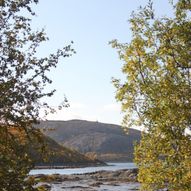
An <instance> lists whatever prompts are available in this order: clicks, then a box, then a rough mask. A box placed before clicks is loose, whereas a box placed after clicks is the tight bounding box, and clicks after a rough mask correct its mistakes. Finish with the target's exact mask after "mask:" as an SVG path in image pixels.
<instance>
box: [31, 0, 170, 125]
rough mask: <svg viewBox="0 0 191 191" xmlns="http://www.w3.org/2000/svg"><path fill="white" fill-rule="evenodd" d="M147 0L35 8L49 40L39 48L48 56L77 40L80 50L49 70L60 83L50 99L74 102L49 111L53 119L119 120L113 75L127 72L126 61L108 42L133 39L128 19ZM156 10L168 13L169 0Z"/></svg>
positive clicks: (47, 3)
mask: <svg viewBox="0 0 191 191" xmlns="http://www.w3.org/2000/svg"><path fill="white" fill-rule="evenodd" d="M147 2H148V1H146V0H54V1H51V0H40V2H39V4H38V5H37V6H34V11H35V12H36V14H37V16H35V18H33V21H32V26H33V29H34V30H36V29H41V28H45V31H46V33H47V36H48V37H49V39H50V40H49V41H48V42H47V43H44V44H42V46H41V47H40V48H39V50H38V51H39V52H38V54H39V55H40V56H47V55H48V54H49V53H52V52H55V51H56V50H57V49H58V48H62V47H64V46H66V45H68V44H69V43H70V42H71V41H73V42H74V44H73V45H72V47H73V48H74V49H75V51H76V54H74V55H73V56H71V57H70V58H66V59H61V60H60V62H59V65H58V67H57V68H56V69H53V70H52V71H51V72H50V73H49V76H50V78H51V79H52V80H53V83H52V84H51V85H50V86H49V87H47V90H49V89H56V93H55V94H54V96H53V97H51V98H49V99H47V100H46V101H47V102H48V103H49V105H50V106H52V107H55V108H56V107H57V106H58V105H59V104H60V103H61V102H62V101H63V100H64V96H66V97H67V99H68V101H69V104H70V107H69V108H64V109H62V110H61V111H57V112H56V113H55V114H53V115H49V116H48V119H51V120H70V119H82V120H90V121H99V122H104V123H112V124H121V122H122V117H123V114H122V113H121V110H120V103H117V102H116V100H115V88H114V87H113V85H112V83H111V78H112V77H115V78H123V75H122V72H121V67H122V64H123V63H122V62H121V61H120V60H119V58H118V54H117V51H116V50H115V49H112V47H111V45H109V42H110V41H111V40H113V39H118V41H119V42H130V40H131V31H130V25H129V23H128V20H129V19H130V15H131V13H132V11H136V10H137V9H138V7H139V6H140V5H141V6H144V5H146V4H147ZM154 8H155V10H156V13H157V14H158V15H169V14H170V5H169V4H168V0H154Z"/></svg>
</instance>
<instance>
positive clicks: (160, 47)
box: [111, 0, 191, 191]
mask: <svg viewBox="0 0 191 191" xmlns="http://www.w3.org/2000/svg"><path fill="white" fill-rule="evenodd" d="M152 5H153V4H152V2H151V1H149V3H148V6H146V7H144V8H141V9H140V11H139V12H138V13H133V14H132V17H131V19H130V23H131V30H132V40H131V42H130V43H124V44H123V43H119V42H118V41H117V40H114V41H112V42H111V43H112V46H113V47H114V48H116V49H117V50H118V52H119V56H120V59H121V60H123V62H124V65H123V68H122V72H123V73H124V74H125V76H126V80H125V81H124V82H121V81H120V80H119V79H113V83H114V85H115V87H116V88H117V92H116V99H117V100H118V101H120V102H121V103H122V110H123V111H124V112H125V117H124V121H123V122H124V124H125V125H127V126H128V127H131V126H135V125H136V126H142V127H144V128H145V132H144V133H143V134H142V140H141V142H140V144H138V145H137V146H136V151H135V162H136V163H137V165H138V167H139V177H138V178H139V181H140V182H141V183H142V190H147V191H149V190H151V191H155V190H159V189H164V188H167V189H168V190H171V191H179V190H185V191H188V190H191V136H190V133H189V130H191V96H190V95H191V74H190V72H191V57H190V52H191V38H190V36H191V20H190V11H191V2H190V1H185V0H179V1H178V2H177V3H176V4H174V5H173V4H172V5H173V10H174V17H172V18H168V17H162V18H156V16H155V13H154V11H153V8H152Z"/></svg>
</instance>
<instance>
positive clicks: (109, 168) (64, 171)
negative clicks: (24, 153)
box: [30, 163, 136, 175]
mask: <svg viewBox="0 0 191 191" xmlns="http://www.w3.org/2000/svg"><path fill="white" fill-rule="evenodd" d="M107 164H108V166H98V167H84V168H67V169H34V170H31V171H30V175H36V174H46V175H50V174H62V175H70V174H84V173H91V172H98V171H103V170H105V171H116V170H123V169H133V168H136V166H135V164H134V163H107Z"/></svg>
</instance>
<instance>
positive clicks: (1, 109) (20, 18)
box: [0, 0, 74, 191]
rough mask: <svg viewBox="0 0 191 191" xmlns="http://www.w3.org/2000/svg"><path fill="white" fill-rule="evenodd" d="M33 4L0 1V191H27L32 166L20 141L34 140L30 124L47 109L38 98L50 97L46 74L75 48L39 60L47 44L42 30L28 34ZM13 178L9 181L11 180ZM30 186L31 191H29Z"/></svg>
mask: <svg viewBox="0 0 191 191" xmlns="http://www.w3.org/2000/svg"><path fill="white" fill-rule="evenodd" d="M33 3H34V4H37V3H38V0H0V90H1V91H0V136H1V140H0V157H1V160H0V185H1V190H8V191H9V190H19V191H22V190H30V189H31V190H32V189H33V188H32V186H30V184H29V183H27V181H26V176H27V174H28V172H29V170H30V168H31V164H30V159H29V158H28V156H27V155H26V152H25V150H26V148H25V145H26V144H22V141H21V139H20V138H18V134H17V135H15V134H14V133H12V128H13V127H14V128H15V129H17V132H20V133H21V134H23V132H25V138H26V137H28V140H29V141H30V137H31V136H32V135H34V136H37V138H38V132H36V131H34V129H33V127H32V124H34V123H37V122H38V120H39V111H40V109H41V108H42V107H43V108H46V109H49V108H50V107H49V106H48V104H47V103H41V101H40V100H41V98H44V97H49V96H52V95H53V93H54V91H55V90H52V91H51V92H46V91H45V87H46V85H47V84H50V83H51V82H52V81H51V79H50V78H49V77H48V76H47V72H49V70H50V69H51V68H52V67H56V65H57V63H58V61H59V58H61V57H68V56H70V55H71V54H72V53H73V52H74V50H73V49H71V46H70V45H68V46H66V47H64V48H63V49H59V50H57V52H56V53H55V54H50V55H49V56H48V57H43V58H39V57H38V56H37V51H38V47H39V45H40V44H41V43H43V42H45V41H47V40H48V38H47V37H46V34H45V31H44V30H43V29H42V30H40V31H33V30H32V28H31V18H32V16H34V15H35V13H34V12H33V11H32V9H31V6H32V4H33ZM13 180H14V181H13ZM29 187H30V189H29Z"/></svg>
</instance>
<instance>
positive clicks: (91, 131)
mask: <svg viewBox="0 0 191 191" xmlns="http://www.w3.org/2000/svg"><path fill="white" fill-rule="evenodd" d="M39 127H40V128H41V129H43V130H44V131H43V132H44V134H45V135H47V136H49V137H51V138H52V139H54V140H55V141H57V142H58V143H60V144H61V145H64V146H66V147H70V148H72V149H75V150H77V151H79V152H81V153H83V154H86V155H88V156H91V157H92V156H96V157H97V158H98V159H99V160H104V161H118V162H119V161H132V160H133V144H134V142H135V141H140V138H141V132H140V131H138V130H134V129H129V131H128V134H125V133H124V131H123V130H122V128H121V127H120V126H119V125H112V124H105V123H99V122H90V121H82V120H70V121H42V122H41V123H40V125H39Z"/></svg>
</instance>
